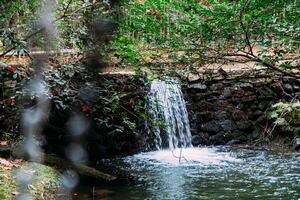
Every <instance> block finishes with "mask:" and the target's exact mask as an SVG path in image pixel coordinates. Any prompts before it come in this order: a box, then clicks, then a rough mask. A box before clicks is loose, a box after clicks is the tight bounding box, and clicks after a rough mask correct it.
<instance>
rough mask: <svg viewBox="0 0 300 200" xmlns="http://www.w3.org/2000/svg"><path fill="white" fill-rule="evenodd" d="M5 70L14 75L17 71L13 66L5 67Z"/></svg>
mask: <svg viewBox="0 0 300 200" xmlns="http://www.w3.org/2000/svg"><path fill="white" fill-rule="evenodd" d="M7 70H8V71H10V72H12V73H14V72H15V71H16V70H17V68H16V67H15V66H12V65H10V66H8V67H7Z"/></svg>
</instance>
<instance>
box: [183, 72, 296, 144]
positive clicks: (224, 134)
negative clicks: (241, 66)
mask: <svg viewBox="0 0 300 200" xmlns="http://www.w3.org/2000/svg"><path fill="white" fill-rule="evenodd" d="M183 90H184V94H185V98H186V101H187V108H188V111H189V118H190V124H191V131H192V135H193V144H194V145H211V144H213V145H221V144H233V143H245V142H251V141H262V140H258V139H262V138H269V137H265V136H267V134H270V127H271V122H269V121H268V120H267V117H266V112H267V111H268V110H269V109H270V107H271V106H272V105H273V104H274V103H276V102H280V101H290V100H292V99H299V97H300V80H297V79H295V78H291V77H282V76H280V75H266V74H264V75H260V76H256V75H255V76H247V77H245V76H240V77H235V78H231V79H230V78H220V77H218V78H216V77H215V78H212V79H209V80H208V79H200V80H197V81H193V82H190V83H189V84H188V85H187V86H186V87H184V88H183Z"/></svg>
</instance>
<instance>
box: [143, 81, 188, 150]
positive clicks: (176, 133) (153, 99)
mask: <svg viewBox="0 0 300 200" xmlns="http://www.w3.org/2000/svg"><path fill="white" fill-rule="evenodd" d="M147 108H148V112H149V114H150V116H151V117H152V118H153V119H154V122H153V123H152V124H154V125H152V126H149V127H150V129H151V130H152V132H154V134H155V146H156V148H157V149H159V150H160V149H172V150H173V149H176V148H178V147H184V148H185V147H191V146H192V141H191V138H192V137H191V132H190V125H189V119H188V113H187V109H186V105H185V101H184V99H183V94H182V91H181V86H180V84H179V83H178V82H177V81H175V80H169V81H154V82H152V83H151V86H150V92H149V94H148V101H147ZM158 124H159V125H158Z"/></svg>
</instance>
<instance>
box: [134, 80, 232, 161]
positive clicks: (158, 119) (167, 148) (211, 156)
mask: <svg viewBox="0 0 300 200" xmlns="http://www.w3.org/2000/svg"><path fill="white" fill-rule="evenodd" d="M147 99H148V100H147V109H148V113H149V115H150V116H151V119H152V120H151V122H148V123H147V124H146V126H147V128H148V130H150V132H151V133H153V134H154V136H155V138H154V143H155V148H156V149H157V150H158V151H152V152H146V153H141V154H138V155H135V157H136V158H139V159H149V160H156V161H159V162H160V163H167V164H172V165H174V164H175V165H176V164H182V163H185V164H191V163H192V164H195V163H202V164H219V163H222V162H223V161H225V160H226V161H236V160H235V159H234V158H232V157H231V156H230V155H229V154H228V153H219V152H218V153H217V152H215V150H214V149H212V148H193V146H192V136H191V131H190V125H189V119H188V112H187V109H186V104H185V101H184V99H183V94H182V91H181V86H180V84H179V82H178V81H176V80H166V81H159V80H156V81H153V82H152V83H151V86H150V91H149V94H148V98H147Z"/></svg>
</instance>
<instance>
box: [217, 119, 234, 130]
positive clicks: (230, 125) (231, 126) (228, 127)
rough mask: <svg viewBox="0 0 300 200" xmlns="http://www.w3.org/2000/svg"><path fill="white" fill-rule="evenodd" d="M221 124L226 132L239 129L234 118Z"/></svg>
mask: <svg viewBox="0 0 300 200" xmlns="http://www.w3.org/2000/svg"><path fill="white" fill-rule="evenodd" d="M220 125H221V127H222V129H223V130H224V131H225V132H227V131H233V130H235V129H237V127H236V124H235V123H234V122H233V121H232V120H224V121H221V122H220Z"/></svg>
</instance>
